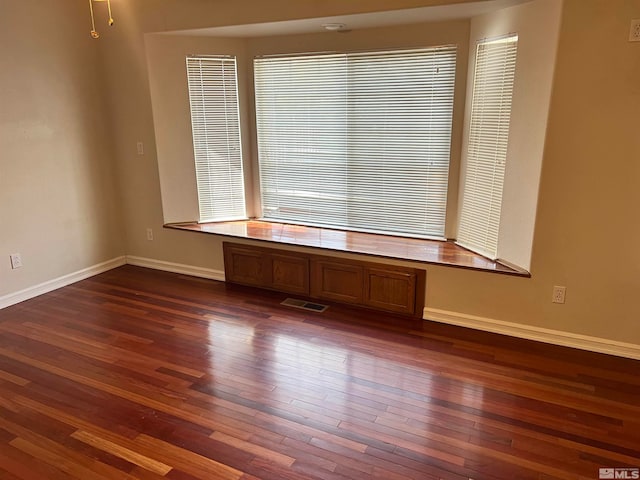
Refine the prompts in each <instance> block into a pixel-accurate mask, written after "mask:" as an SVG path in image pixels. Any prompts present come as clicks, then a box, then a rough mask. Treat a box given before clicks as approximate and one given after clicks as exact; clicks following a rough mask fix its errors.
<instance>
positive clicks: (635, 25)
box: [629, 18, 640, 42]
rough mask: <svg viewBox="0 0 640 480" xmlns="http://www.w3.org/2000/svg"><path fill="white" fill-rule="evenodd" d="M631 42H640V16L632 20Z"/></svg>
mask: <svg viewBox="0 0 640 480" xmlns="http://www.w3.org/2000/svg"><path fill="white" fill-rule="evenodd" d="M629 41H630V42H640V18H636V19H634V20H631V30H630V31H629Z"/></svg>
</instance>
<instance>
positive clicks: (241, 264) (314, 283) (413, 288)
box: [223, 242, 426, 316]
mask: <svg viewBox="0 0 640 480" xmlns="http://www.w3.org/2000/svg"><path fill="white" fill-rule="evenodd" d="M223 248H224V264H225V276H226V280H227V281H228V282H231V283H239V284H242V285H250V286H255V287H261V288H268V289H270V290H277V291H281V292H287V293H295V294H299V295H302V296H306V297H311V298H314V299H320V300H329V301H334V302H341V303H349V304H352V305H360V306H364V307H369V308H374V309H377V310H385V311H388V312H395V313H400V314H405V315H413V316H421V315H422V309H423V307H424V291H425V276H426V272H425V271H424V270H420V269H415V268H409V267H400V266H393V265H384V264H380V263H373V262H361V261H358V260H352V259H345V258H335V257H325V256H319V255H312V254H307V253H301V252H290V251H287V250H278V249H272V248H262V247H254V246H249V245H238V244H233V243H229V242H224V243H223Z"/></svg>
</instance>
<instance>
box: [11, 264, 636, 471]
mask: <svg viewBox="0 0 640 480" xmlns="http://www.w3.org/2000/svg"><path fill="white" fill-rule="evenodd" d="M283 298H284V296H283V295H277V294H274V293H267V292H261V291H258V290H251V289H248V288H240V287H227V286H225V285H224V284H223V283H218V282H213V281H208V280H202V279H196V278H190V277H186V276H181V275H175V274H169V273H163V272H157V271H152V270H147V269H142V268H137V267H131V266H126V267H121V268H118V269H116V270H112V271H110V272H107V273H105V274H102V275H99V276H96V277H93V278H91V279H88V280H84V281H82V282H79V283H76V284H74V285H71V286H68V287H65V288H63V289H60V290H57V291H55V292H52V293H49V294H46V295H43V296H41V297H38V298H35V299H32V300H29V301H26V302H23V303H21V304H18V305H15V306H12V307H9V308H6V309H4V310H0V478H1V479H25V480H39V479H69V478H71V479H82V480H87V479H134V478H137V479H159V478H167V479H173V480H194V479H243V480H250V479H251V480H254V479H265V480H267V479H303V480H304V479H368V478H380V479H385V480H388V479H390V480H394V479H456V480H461V479H469V478H473V479H509V480H511V479H576V478H584V479H597V478H598V469H599V468H603V467H611V468H613V467H640V362H637V361H632V360H625V359H621V358H615V357H608V356H605V355H599V354H593V353H588V352H581V351H577V350H571V349H567V348H561V347H553V346H549V345H543V344H538V343H535V342H528V341H521V340H514V339H510V338H506V337H501V336H498V335H492V334H486V333H480V332H476V331H470V330H465V329H461V328H456V327H450V326H445V325H439V324H428V325H426V326H425V327H424V329H423V330H417V329H411V327H410V326H407V325H403V323H402V322H400V321H397V320H394V319H393V317H388V316H386V315H385V314H380V313H373V312H367V311H364V310H363V311H358V310H352V309H347V308H343V307H337V306H332V307H331V308H329V309H328V310H327V311H326V312H324V313H322V314H318V313H308V312H305V311H301V310H296V309H291V308H287V307H283V306H280V305H279V302H280V301H281V300H282V299H283ZM603 321H606V319H603ZM385 323H386V324H387V328H383V327H382V326H381V325H382V324H385Z"/></svg>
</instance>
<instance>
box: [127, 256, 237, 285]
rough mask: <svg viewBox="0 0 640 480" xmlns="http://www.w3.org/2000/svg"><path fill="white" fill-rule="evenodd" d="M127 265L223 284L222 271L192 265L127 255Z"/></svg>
mask: <svg viewBox="0 0 640 480" xmlns="http://www.w3.org/2000/svg"><path fill="white" fill-rule="evenodd" d="M127 263H128V264H129V265H135V266H137V267H146V268H153V269H155V270H163V271H165V272H173V273H182V274H184V275H191V276H193V277H201V278H209V279H211V280H219V281H221V282H224V278H225V277H224V271H223V270H213V269H211V268H202V267H195V266H193V265H183V264H181V263H173V262H165V261H164V260H155V259H153V258H144V257H135V256H132V255H127Z"/></svg>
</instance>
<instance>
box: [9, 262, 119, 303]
mask: <svg viewBox="0 0 640 480" xmlns="http://www.w3.org/2000/svg"><path fill="white" fill-rule="evenodd" d="M125 264H126V258H125V257H124V256H122V257H116V258H112V259H111V260H107V261H106V262H102V263H99V264H97V265H93V266H91V267H87V268H83V269H82V270H78V271H77V272H73V273H69V274H67V275H63V276H62V277H58V278H54V279H53V280H48V281H46V282H43V283H40V284H38V285H34V286H33V287H29V288H25V289H24V290H20V291H18V292H13V293H9V294H8V295H4V296H2V297H0V309H1V308H5V307H8V306H10V305H15V304H16V303H20V302H24V301H25V300H29V299H30V298H33V297H37V296H38V295H42V294H43V293H48V292H51V291H53V290H57V289H58V288H61V287H65V286H67V285H71V284H72V283H76V282H79V281H80V280H84V279H85V278H89V277H93V276H94V275H98V274H99V273H103V272H106V271H108V270H112V269H114V268H117V267H121V266H122V265H125Z"/></svg>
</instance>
